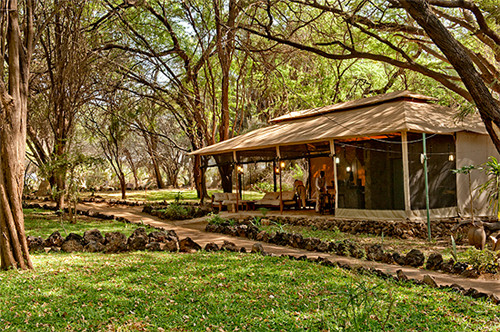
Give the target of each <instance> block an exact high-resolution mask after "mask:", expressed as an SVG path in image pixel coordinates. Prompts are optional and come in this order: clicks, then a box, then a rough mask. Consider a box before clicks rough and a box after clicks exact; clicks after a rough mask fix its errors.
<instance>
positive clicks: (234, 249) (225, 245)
mask: <svg viewBox="0 0 500 332" xmlns="http://www.w3.org/2000/svg"><path fill="white" fill-rule="evenodd" d="M220 250H226V251H232V252H238V251H239V250H238V247H236V244H234V243H233V242H229V241H227V240H224V243H223V244H222V246H221V247H220Z"/></svg>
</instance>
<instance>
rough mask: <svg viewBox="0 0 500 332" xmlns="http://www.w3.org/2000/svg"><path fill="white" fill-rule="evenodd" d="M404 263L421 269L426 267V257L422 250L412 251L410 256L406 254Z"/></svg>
mask: <svg viewBox="0 0 500 332" xmlns="http://www.w3.org/2000/svg"><path fill="white" fill-rule="evenodd" d="M404 261H405V265H408V266H413V267H420V266H422V265H424V261H425V256H424V254H423V253H422V252H421V251H420V250H418V249H412V250H410V252H409V253H408V254H406V256H405V259H404Z"/></svg>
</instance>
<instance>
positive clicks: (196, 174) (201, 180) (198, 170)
mask: <svg viewBox="0 0 500 332" xmlns="http://www.w3.org/2000/svg"><path fill="white" fill-rule="evenodd" d="M202 158H203V157H201V156H199V155H195V156H194V163H193V178H194V186H195V188H196V194H197V196H198V198H199V199H200V201H201V202H203V200H204V199H205V198H206V197H208V192H207V185H206V181H205V180H206V179H205V172H204V167H203V164H204V162H203V161H202Z"/></svg>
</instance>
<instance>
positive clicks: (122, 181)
mask: <svg viewBox="0 0 500 332" xmlns="http://www.w3.org/2000/svg"><path fill="white" fill-rule="evenodd" d="M118 180H119V181H120V191H121V193H122V199H125V198H126V195H127V182H126V181H125V174H123V173H120V174H118Z"/></svg>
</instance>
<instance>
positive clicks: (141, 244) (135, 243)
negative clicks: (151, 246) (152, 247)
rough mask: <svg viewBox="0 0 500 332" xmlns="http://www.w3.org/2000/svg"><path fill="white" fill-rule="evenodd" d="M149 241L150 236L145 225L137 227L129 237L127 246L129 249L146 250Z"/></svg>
mask: <svg viewBox="0 0 500 332" xmlns="http://www.w3.org/2000/svg"><path fill="white" fill-rule="evenodd" d="M148 242H149V237H148V235H147V233H146V229H145V228H144V227H139V228H137V229H136V230H135V231H134V232H133V233H132V234H131V235H130V237H129V238H128V240H127V246H128V249H129V250H144V249H146V245H147V244H148Z"/></svg>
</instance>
